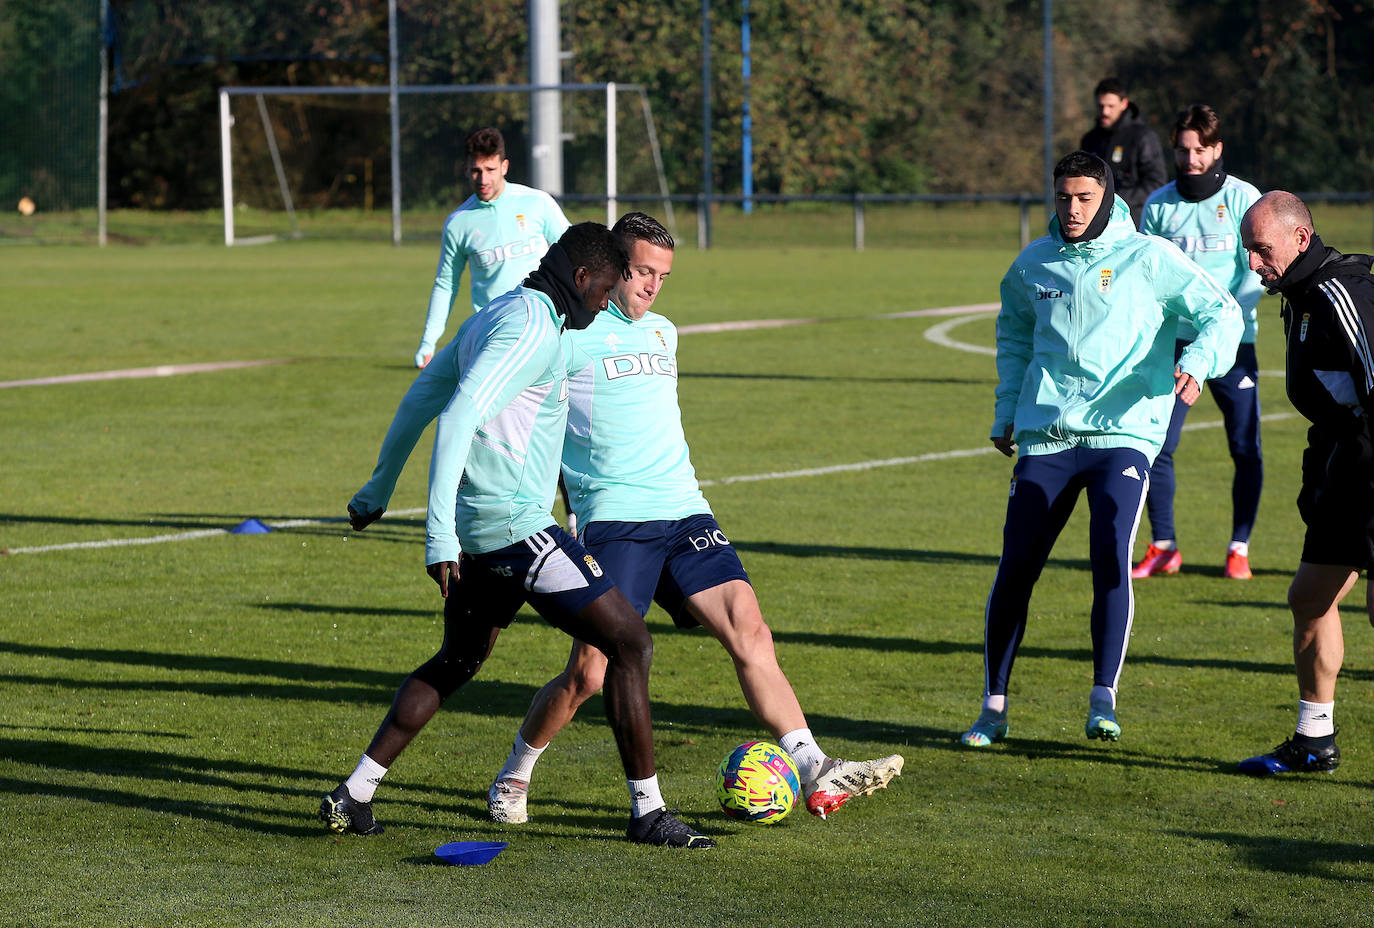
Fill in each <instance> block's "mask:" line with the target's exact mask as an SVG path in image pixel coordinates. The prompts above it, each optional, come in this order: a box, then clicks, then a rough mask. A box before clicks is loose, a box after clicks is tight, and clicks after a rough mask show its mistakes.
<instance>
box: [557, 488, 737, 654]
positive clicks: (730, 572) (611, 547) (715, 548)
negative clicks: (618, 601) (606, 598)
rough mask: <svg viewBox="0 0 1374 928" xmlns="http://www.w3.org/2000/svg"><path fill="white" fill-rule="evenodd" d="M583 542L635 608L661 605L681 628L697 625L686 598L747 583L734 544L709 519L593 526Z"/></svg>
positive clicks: (704, 516)
mask: <svg viewBox="0 0 1374 928" xmlns="http://www.w3.org/2000/svg"><path fill="white" fill-rule="evenodd" d="M581 537H582V541H583V543H584V544H585V545H586V546H587V550H588V551H591V552H592V553H593V554H594V555H595V556H596V559H597V560H598V561H599V562H600V563H601V566H602V567H604V568H605V569H606V572H607V573H609V574H610V575H611V577H613V578H614V579H615V585H616V586H618V587H620V591H621V592H622V593H624V594H625V597H626V598H627V599H629V601H630V603H631V605H633V606H634V607H635V609H636V610H637V611H638V612H639V614H640V615H644V614H646V613H647V612H648V611H649V604H650V603H655V602H656V603H658V604H659V605H660V606H662V607H663V610H664V611H665V612H667V613H668V615H670V616H672V619H673V624H674V625H676V626H677V627H678V628H692V627H693V626H695V625H697V624H699V623H698V622H697V621H696V619H694V618H692V617H691V616H689V615H688V614H687V610H686V609H685V608H683V607H684V606H685V604H686V602H687V597H689V596H692V595H694V594H696V593H700V592H701V591H702V590H709V589H711V588H712V587H716V586H720V585H721V584H722V583H727V582H729V581H730V580H743V581H744V582H745V583H748V582H749V575H748V574H747V573H745V572H744V565H743V564H741V563H740V560H739V555H738V554H736V553H735V548H734V546H733V545H731V544H730V539H728V538H726V537H725V533H724V532H722V531H721V530H720V526H719V525H718V524H716V520H715V518H714V517H713V516H711V515H710V514H705V513H704V514H702V515H696V516H688V517H687V518H686V519H677V520H671V519H660V520H657V521H654V522H593V523H591V524H590V525H587V526H586V527H584V528H583V529H582V532H581Z"/></svg>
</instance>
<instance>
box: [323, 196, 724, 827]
mask: <svg viewBox="0 0 1374 928" xmlns="http://www.w3.org/2000/svg"><path fill="white" fill-rule="evenodd" d="M628 272H629V270H628V258H627V255H626V254H625V249H624V247H623V246H622V245H621V244H620V241H619V239H617V238H616V237H615V236H614V235H612V234H611V233H610V230H608V229H607V228H606V227H605V226H603V225H600V224H599V223H595V222H584V223H580V224H578V225H575V226H572V227H570V228H569V229H568V231H566V232H565V233H564V234H563V235H562V236H561V237H560V238H559V240H558V242H557V243H556V244H555V245H554V246H552V247H550V248H549V250H548V252H547V253H546V254H545V255H544V257H543V259H542V260H541V261H540V263H539V267H538V268H537V269H536V270H535V271H534V272H533V273H531V274H530V276H529V278H528V279H527V280H526V282H525V285H524V286H522V287H519V288H517V289H515V290H512V291H511V292H509V293H507V294H505V295H504V296H502V297H500V298H498V299H497V300H495V301H493V302H492V303H491V304H489V305H488V306H487V307H486V309H485V310H484V311H483V312H481V313H477V314H474V315H472V316H470V317H469V318H468V319H467V321H466V322H464V323H463V325H462V327H461V328H460V329H459V330H458V335H457V337H456V338H454V339H453V341H451V342H450V343H449V344H448V345H447V346H445V347H444V349H443V350H442V351H440V352H439V354H438V355H436V356H435V358H434V360H433V362H432V363H431V364H430V365H428V366H427V367H426V368H425V370H424V371H423V372H421V374H420V376H419V378H417V381H425V382H427V383H430V384H431V386H430V387H428V388H426V390H425V391H422V392H421V393H420V394H418V395H421V396H425V397H434V396H436V395H438V394H439V393H440V392H441V390H440V389H436V387H435V385H436V384H437V385H442V386H448V387H450V388H451V389H450V391H449V399H448V400H447V402H446V403H445V405H444V406H443V411H442V412H441V413H439V418H438V425H437V429H436V433H435V437H434V455H433V459H432V461H431V463H430V480H429V484H430V487H429V513H428V516H427V518H426V526H425V527H426V540H425V565H426V568H425V569H426V571H427V572H428V573H429V575H430V576H431V577H432V578H433V579H434V581H435V582H436V583H437V584H438V585H439V591H440V594H441V595H442V596H443V597H444V600H445V603H444V639H443V644H442V645H441V646H440V649H439V651H438V653H436V654H435V655H434V656H433V657H432V658H430V660H428V661H427V662H425V663H424V664H422V665H421V666H420V667H418V668H417V669H416V670H415V671H414V672H413V673H412V674H411V675H410V676H409V677H407V678H406V680H405V682H404V683H402V684H401V687H400V689H399V690H398V691H397V693H396V698H395V701H394V702H393V703H392V706H391V710H390V711H389V712H388V713H387V715H386V717H385V718H384V719H383V721H382V724H381V727H380V728H378V730H377V733H376V735H375V736H374V737H373V739H372V742H371V744H370V745H369V746H368V749H367V752H366V753H365V754H364V755H363V756H362V759H361V760H360V761H359V763H358V766H357V768H356V769H355V770H354V772H353V774H352V775H351V776H349V777H348V779H347V780H345V781H344V782H343V783H341V784H340V785H339V786H338V787H337V788H335V789H334V791H333V792H331V793H330V794H329V795H328V796H326V797H325V798H324V800H323V801H322V802H321V804H320V811H319V815H320V818H321V819H322V820H323V821H324V822H325V823H326V824H327V825H328V826H329V828H330V829H331V830H333V831H336V832H338V833H340V834H348V833H351V834H360V835H369V834H376V833H378V832H380V831H381V826H380V825H378V824H377V823H376V821H375V819H374V818H373V814H372V797H373V794H374V792H375V790H376V788H377V785H378V783H379V782H380V781H381V779H382V777H383V776H384V775H385V774H386V772H387V769H388V768H389V767H390V766H391V765H392V763H393V762H394V761H395V760H396V758H397V757H398V756H399V755H400V753H401V752H402V751H403V750H404V749H405V747H406V746H407V745H408V744H409V743H410V741H411V739H413V738H414V737H415V736H416V735H417V734H419V732H420V730H421V729H422V728H423V727H424V726H425V724H426V723H427V722H428V721H429V720H430V718H432V717H433V716H434V713H435V712H437V711H438V709H439V706H440V704H442V703H443V702H444V700H446V699H447V698H448V697H449V696H450V695H452V693H453V692H454V691H455V690H457V689H458V688H459V687H461V686H462V685H463V684H465V683H466V682H467V681H468V680H470V679H471V678H472V677H473V676H474V675H475V674H476V673H477V671H478V670H479V669H480V668H481V666H482V664H483V662H484V661H485V660H486V658H487V657H488V656H489V655H490V654H491V651H492V648H493V647H494V646H495V644H496V639H497V637H498V636H499V635H500V633H501V630H502V629H503V628H506V627H507V626H509V624H510V622H511V620H512V619H513V618H514V617H515V613H516V611H517V610H518V609H519V608H520V606H521V605H522V604H524V603H528V604H529V605H530V606H532V607H533V608H534V609H535V611H537V612H538V613H539V614H540V615H541V616H543V617H544V619H545V620H546V621H548V623H549V624H550V625H553V626H554V627H556V628H558V629H560V630H562V631H564V632H567V633H568V634H569V635H573V636H574V637H576V638H577V640H579V641H590V642H592V643H593V644H594V645H595V646H596V647H597V648H600V649H602V650H603V651H604V652H605V653H606V654H607V655H609V656H610V657H611V658H612V660H611V661H610V671H609V673H608V679H607V690H608V693H607V697H608V698H607V699H606V716H607V719H608V720H609V721H610V723H611V728H612V730H613V731H614V733H615V738H616V745H617V747H618V748H619V749H620V758H621V762H622V763H623V765H624V767H625V774H626V778H627V780H626V782H627V785H628V787H629V791H630V797H631V809H630V822H629V825H628V827H627V829H626V837H627V838H629V839H630V840H631V841H635V842H639V843H644V844H655V845H663V846H673V847H692V848H703V847H711V846H713V845H714V842H713V841H712V840H711V839H710V838H708V837H706V836H705V835H702V834H699V833H697V832H696V831H694V830H693V829H691V828H690V827H688V826H687V825H686V824H684V823H683V822H681V821H679V820H678V819H677V818H675V817H674V816H673V815H672V814H671V813H669V812H668V811H667V808H666V805H665V803H664V802H663V797H662V795H661V793H660V792H659V787H658V777H657V775H656V774H655V771H654V751H653V733H652V731H651V730H650V715H649V690H648V676H649V662H650V658H651V656H652V653H653V642H652V640H651V638H650V636H649V631H648V629H647V628H646V627H645V625H644V620H643V618H642V617H641V616H640V615H639V614H638V613H636V612H635V609H634V607H633V606H631V605H630V603H629V601H628V600H627V599H626V598H625V596H624V594H622V593H621V592H620V590H618V589H617V588H616V587H615V586H614V584H613V583H612V581H611V579H610V578H609V577H608V576H607V575H606V573H605V571H603V570H602V569H601V567H600V566H599V565H598V564H597V563H596V561H595V560H594V559H593V558H592V557H591V556H590V555H588V554H587V551H586V549H585V548H583V547H582V545H581V544H580V543H579V542H578V541H577V539H575V538H573V537H572V536H571V535H569V534H567V533H566V532H564V531H563V530H562V529H560V528H559V527H558V526H557V525H555V524H554V521H553V516H552V515H551V513H550V506H551V504H552V502H553V488H554V485H555V482H556V480H557V473H558V461H559V455H560V453H561V451H562V448H563V433H564V431H565V429H566V426H567V416H568V394H567V386H568V384H567V364H566V361H565V355H564V345H563V337H564V336H563V333H564V332H565V331H572V330H576V329H582V328H586V327H587V326H588V325H590V324H591V322H592V320H593V319H594V318H595V317H596V314H597V313H598V312H600V311H601V310H604V309H605V308H606V305H607V295H608V293H609V292H610V290H611V287H612V286H614V284H615V282H616V281H617V280H619V279H621V278H622V277H623V276H624V275H626V274H628ZM413 394H414V390H413V389H412V391H411V393H407V399H410V398H411V396H412V395H413ZM408 413H409V410H408V409H407V407H406V406H405V404H404V402H403V404H402V408H401V409H400V410H398V412H397V418H398V419H401V418H404V417H405V416H406V415H407V414H408ZM433 414H434V413H433V412H432V411H430V410H429V409H423V410H421V411H420V415H422V416H424V421H423V422H421V423H420V424H419V428H418V429H414V427H413V426H412V427H411V429H412V432H413V434H414V435H416V436H418V434H419V431H422V430H423V429H424V426H425V424H426V423H427V422H428V420H429V418H432V416H433ZM407 434H410V433H407ZM413 444H414V440H413V439H412V440H411V446H413ZM406 452H407V453H408V452H409V447H407V448H406ZM377 514H380V512H378V513H377ZM355 524H356V523H355ZM460 538H461V539H462V545H463V546H464V547H465V548H466V550H461V549H460V544H459V539H460Z"/></svg>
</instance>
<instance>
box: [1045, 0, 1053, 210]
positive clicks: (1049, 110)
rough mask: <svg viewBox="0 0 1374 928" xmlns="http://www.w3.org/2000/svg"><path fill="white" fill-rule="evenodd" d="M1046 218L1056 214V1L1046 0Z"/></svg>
mask: <svg viewBox="0 0 1374 928" xmlns="http://www.w3.org/2000/svg"><path fill="white" fill-rule="evenodd" d="M1044 3H1045V9H1044V13H1045V21H1044V25H1043V26H1042V31H1043V32H1044V42H1045V51H1044V55H1043V59H1044V60H1043V62H1042V67H1043V68H1044V76H1043V78H1042V81H1043V83H1044V85H1045V88H1044V89H1045V100H1044V104H1043V105H1044V108H1045V115H1044V118H1045V217H1046V218H1049V216H1050V214H1051V213H1053V212H1054V163H1055V157H1054V11H1053V7H1054V0H1044Z"/></svg>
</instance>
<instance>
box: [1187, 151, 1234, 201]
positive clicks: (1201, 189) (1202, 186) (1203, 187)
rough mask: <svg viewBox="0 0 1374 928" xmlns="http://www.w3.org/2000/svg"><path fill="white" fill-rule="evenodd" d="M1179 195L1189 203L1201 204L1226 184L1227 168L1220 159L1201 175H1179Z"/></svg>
mask: <svg viewBox="0 0 1374 928" xmlns="http://www.w3.org/2000/svg"><path fill="white" fill-rule="evenodd" d="M1175 183H1176V184H1177V185H1178V195H1179V196H1181V197H1183V199H1185V200H1187V201H1188V202H1189V203H1201V202H1202V201H1203V200H1205V199H1207V198H1208V197H1210V196H1212V195H1213V194H1215V193H1216V192H1217V191H1218V190H1220V189H1221V188H1222V185H1224V184H1225V183H1226V168H1224V167H1223V166H1222V164H1221V159H1220V158H1218V159H1217V160H1216V161H1215V162H1213V164H1212V166H1211V168H1209V169H1208V170H1206V171H1204V172H1203V173H1201V174H1179V175H1178V180H1177V181H1175Z"/></svg>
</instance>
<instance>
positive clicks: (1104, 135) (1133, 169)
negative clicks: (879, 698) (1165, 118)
mask: <svg viewBox="0 0 1374 928" xmlns="http://www.w3.org/2000/svg"><path fill="white" fill-rule="evenodd" d="M1093 96H1094V97H1095V98H1096V100H1097V125H1096V126H1095V127H1094V128H1092V129H1090V130H1089V131H1088V133H1087V134H1086V135H1084V136H1083V141H1082V142H1081V143H1080V144H1079V146H1078V147H1079V148H1081V149H1083V150H1084V151H1090V152H1092V153H1093V154H1094V155H1097V156H1098V157H1099V158H1101V159H1102V160H1103V161H1105V162H1107V164H1109V165H1111V168H1112V179H1113V180H1114V181H1115V182H1116V193H1117V196H1119V197H1121V199H1123V200H1125V201H1126V205H1127V206H1129V207H1130V208H1131V222H1132V223H1133V224H1134V225H1135V226H1136V228H1139V227H1140V215H1141V212H1142V211H1143V210H1144V209H1145V200H1146V198H1148V197H1149V195H1150V194H1152V193H1154V192H1155V191H1156V190H1158V189H1159V188H1160V187H1163V186H1164V185H1165V184H1166V183H1168V181H1169V175H1168V174H1167V173H1166V171H1165V167H1164V151H1163V149H1161V148H1160V147H1159V136H1157V135H1155V131H1154V130H1153V129H1151V128H1150V127H1149V125H1148V124H1147V123H1146V122H1145V120H1144V119H1142V118H1141V116H1140V108H1139V107H1137V106H1136V105H1135V104H1134V103H1132V102H1131V101H1130V99H1129V98H1128V97H1127V96H1126V88H1125V87H1123V86H1122V85H1121V82H1120V81H1119V80H1117V79H1116V78H1114V77H1109V78H1107V79H1105V80H1103V81H1100V82H1099V83H1098V85H1097V87H1096V88H1095V89H1094V90H1093Z"/></svg>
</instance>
